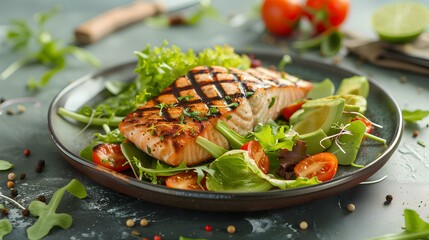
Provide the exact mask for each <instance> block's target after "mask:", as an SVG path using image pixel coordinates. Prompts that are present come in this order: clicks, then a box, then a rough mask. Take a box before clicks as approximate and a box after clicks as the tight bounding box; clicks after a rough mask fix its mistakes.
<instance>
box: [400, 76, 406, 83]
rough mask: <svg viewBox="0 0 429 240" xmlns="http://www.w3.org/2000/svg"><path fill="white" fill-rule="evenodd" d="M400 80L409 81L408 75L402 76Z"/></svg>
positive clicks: (402, 81)
mask: <svg viewBox="0 0 429 240" xmlns="http://www.w3.org/2000/svg"><path fill="white" fill-rule="evenodd" d="M399 81H401V83H405V82H406V81H408V78H407V76H400V77H399Z"/></svg>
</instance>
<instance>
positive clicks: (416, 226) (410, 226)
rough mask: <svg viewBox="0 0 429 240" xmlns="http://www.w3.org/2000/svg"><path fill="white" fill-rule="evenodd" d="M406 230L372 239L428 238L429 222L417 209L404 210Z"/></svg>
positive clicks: (407, 239)
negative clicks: (421, 216)
mask: <svg viewBox="0 0 429 240" xmlns="http://www.w3.org/2000/svg"><path fill="white" fill-rule="evenodd" d="M404 219H405V231H403V232H401V233H397V234H389V235H384V236H381V237H376V238H372V240H402V239H403V240H412V239H427V238H428V236H429V223H427V222H425V221H423V219H421V218H420V216H419V215H418V214H417V212H416V211H414V210H412V209H405V210H404Z"/></svg>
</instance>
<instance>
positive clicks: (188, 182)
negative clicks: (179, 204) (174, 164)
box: [165, 171, 205, 190]
mask: <svg viewBox="0 0 429 240" xmlns="http://www.w3.org/2000/svg"><path fill="white" fill-rule="evenodd" d="M204 182H205V181H204V179H203V180H202V181H201V185H202V186H203V188H201V186H199V185H198V174H197V173H196V172H194V171H183V172H180V173H178V174H175V175H172V176H169V177H167V179H166V180H165V185H166V186H167V187H169V188H177V189H184V190H205V189H204V188H205V187H204V185H205V184H204Z"/></svg>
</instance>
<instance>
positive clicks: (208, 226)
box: [204, 225, 213, 232]
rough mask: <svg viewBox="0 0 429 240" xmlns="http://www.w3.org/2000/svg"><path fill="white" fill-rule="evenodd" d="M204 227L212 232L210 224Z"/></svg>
mask: <svg viewBox="0 0 429 240" xmlns="http://www.w3.org/2000/svg"><path fill="white" fill-rule="evenodd" d="M204 229H205V230H206V231H207V232H211V231H212V230H213V228H212V226H210V225H206V226H205V227H204Z"/></svg>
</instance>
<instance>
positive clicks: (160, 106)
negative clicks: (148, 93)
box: [155, 103, 176, 116]
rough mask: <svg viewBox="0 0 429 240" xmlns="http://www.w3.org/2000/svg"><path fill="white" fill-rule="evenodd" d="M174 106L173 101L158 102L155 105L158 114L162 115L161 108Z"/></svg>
mask: <svg viewBox="0 0 429 240" xmlns="http://www.w3.org/2000/svg"><path fill="white" fill-rule="evenodd" d="M174 106H176V104H175V103H170V104H165V103H159V104H156V105H155V107H156V108H159V116H162V110H164V108H169V107H174Z"/></svg>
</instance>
